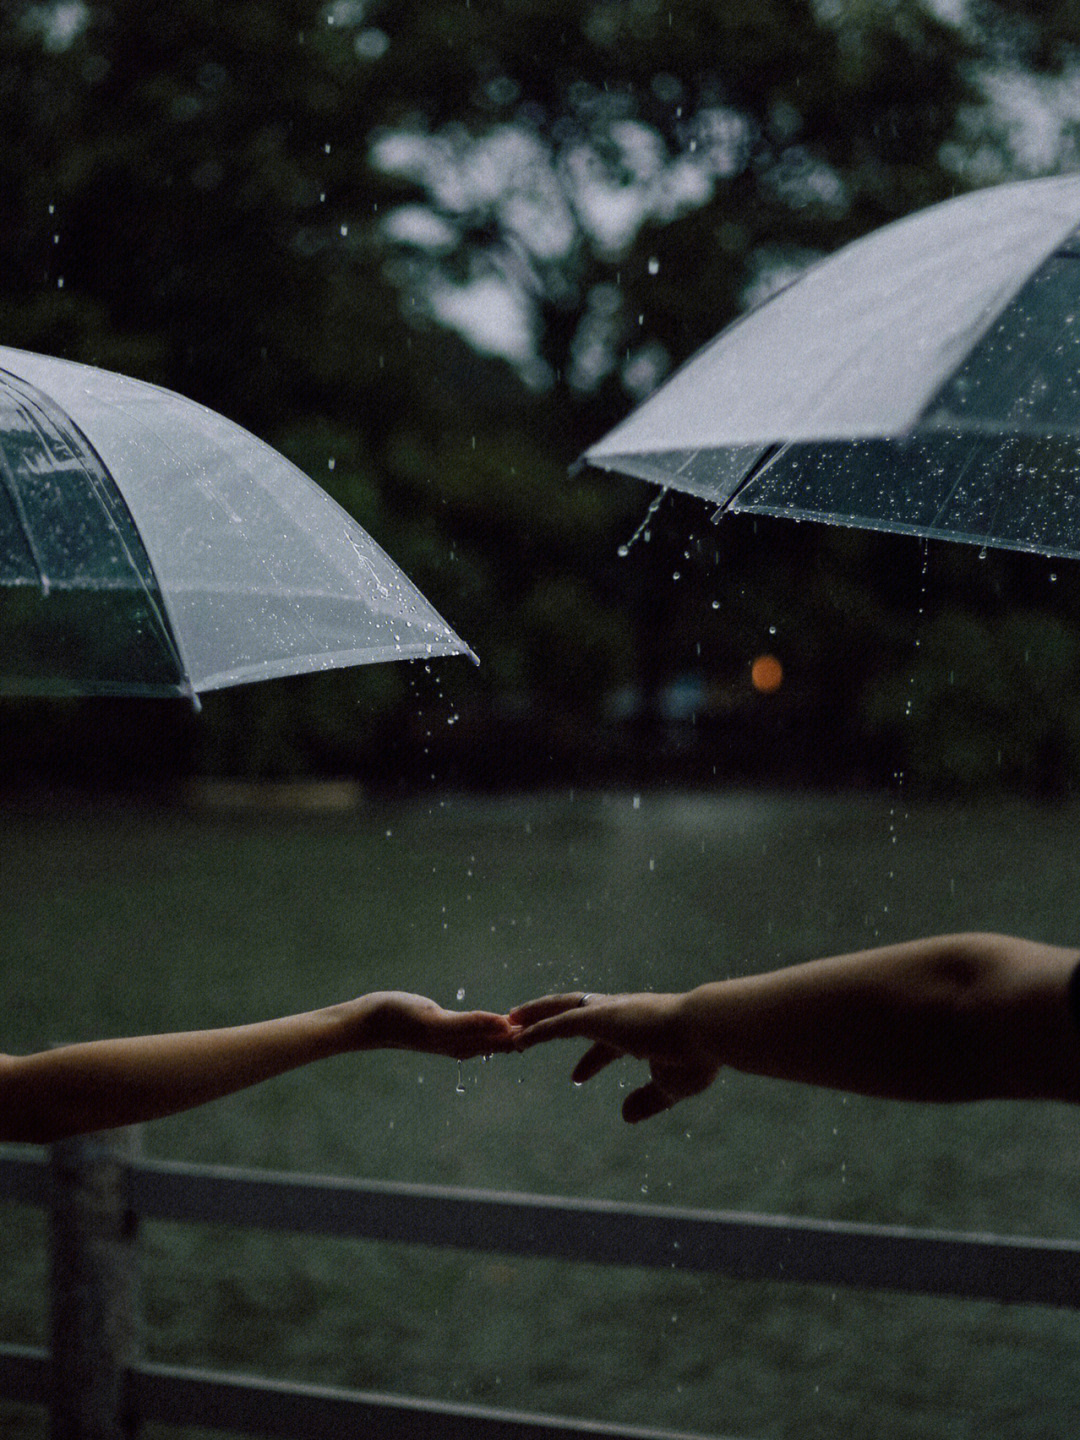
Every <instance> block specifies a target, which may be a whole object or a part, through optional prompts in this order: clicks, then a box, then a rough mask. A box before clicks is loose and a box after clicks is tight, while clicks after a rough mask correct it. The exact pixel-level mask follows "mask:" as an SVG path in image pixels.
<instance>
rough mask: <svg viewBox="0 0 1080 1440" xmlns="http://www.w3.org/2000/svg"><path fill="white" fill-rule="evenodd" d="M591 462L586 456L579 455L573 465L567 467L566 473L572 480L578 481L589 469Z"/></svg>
mask: <svg viewBox="0 0 1080 1440" xmlns="http://www.w3.org/2000/svg"><path fill="white" fill-rule="evenodd" d="M588 465H589V462H588V461H587V460H586V459H585V456H584V455H579V456H578V458H577V459H576V460H575V461H574V463H573V464H572V465H569V466H568V467H567V470H566V473H567V475H568V476H569V478H570V479H571V480H576V479H577V477H578V476H579V475H580V474H581V473H582V471H583V470H586V469H588Z"/></svg>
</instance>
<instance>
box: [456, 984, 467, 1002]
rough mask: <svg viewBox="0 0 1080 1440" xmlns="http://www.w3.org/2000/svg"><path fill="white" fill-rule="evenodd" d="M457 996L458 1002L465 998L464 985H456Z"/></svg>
mask: <svg viewBox="0 0 1080 1440" xmlns="http://www.w3.org/2000/svg"><path fill="white" fill-rule="evenodd" d="M457 998H458V1001H459V1002H460V1001H462V1000H464V999H465V986H464V985H460V986H459V987H458V992H457Z"/></svg>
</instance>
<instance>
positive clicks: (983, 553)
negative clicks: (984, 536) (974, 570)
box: [979, 545, 986, 560]
mask: <svg viewBox="0 0 1080 1440" xmlns="http://www.w3.org/2000/svg"><path fill="white" fill-rule="evenodd" d="M979 559H980V560H985V559H986V546H985V545H984V546H983V547H982V549H981V550H980V551H979Z"/></svg>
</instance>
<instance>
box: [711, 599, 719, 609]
mask: <svg viewBox="0 0 1080 1440" xmlns="http://www.w3.org/2000/svg"><path fill="white" fill-rule="evenodd" d="M712 608H713V609H714V610H719V609H720V601H719V600H714V601H713V602H712Z"/></svg>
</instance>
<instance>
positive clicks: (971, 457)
mask: <svg viewBox="0 0 1080 1440" xmlns="http://www.w3.org/2000/svg"><path fill="white" fill-rule="evenodd" d="M974 463H975V446H974V445H972V447H971V449H970V450H969V451H968V454H967V459H966V460H965V461H964V463H963V465H961V467H960V473H959V475H957V477H956V479H955V480H954V481H953V483H952V485H951V486H950V487H949V493H948V494H947V495H946V496H945V499H944V500H942V502H941V504H940V505H939V506H938V508H937V512H936V514H935V515H934V517H933V519H932V520H931V521H930V522H929V524H928V526H927V528H928V529H929V530H933V529H934V528H935V527H936V526H937V524H938V521H939V520H940V519H941V517H942V516H943V515H944V514H945V511H946V510H947V509H948V508H949V503H950V501H951V500H952V498H953V496H954V495H955V494H956V492H957V490H958V489H959V488H960V486H961V485H962V484H963V483H964V477H965V475H966V474H967V473H968V471H969V470H970V469H971V467H972V465H973V464H974Z"/></svg>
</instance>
